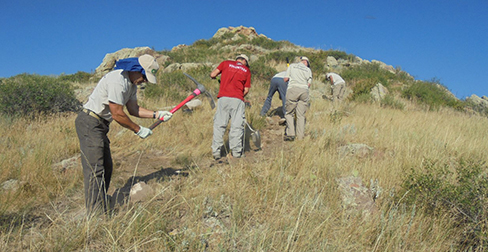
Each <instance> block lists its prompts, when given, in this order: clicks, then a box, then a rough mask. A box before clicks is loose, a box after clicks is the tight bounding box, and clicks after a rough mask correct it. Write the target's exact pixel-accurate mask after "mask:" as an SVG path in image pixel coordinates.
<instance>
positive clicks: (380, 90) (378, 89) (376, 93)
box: [370, 83, 388, 102]
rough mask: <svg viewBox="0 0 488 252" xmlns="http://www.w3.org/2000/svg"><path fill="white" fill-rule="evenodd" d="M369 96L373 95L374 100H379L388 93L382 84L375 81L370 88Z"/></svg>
mask: <svg viewBox="0 0 488 252" xmlns="http://www.w3.org/2000/svg"><path fill="white" fill-rule="evenodd" d="M370 94H371V97H373V100H374V101H376V102H379V101H381V100H383V99H384V98H385V96H386V95H387V94H388V89H387V88H386V87H385V86H383V85H382V84H381V83H377V84H376V85H375V86H374V87H373V88H372V89H371V92H370Z"/></svg>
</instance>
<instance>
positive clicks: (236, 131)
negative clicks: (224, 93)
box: [212, 97, 246, 158]
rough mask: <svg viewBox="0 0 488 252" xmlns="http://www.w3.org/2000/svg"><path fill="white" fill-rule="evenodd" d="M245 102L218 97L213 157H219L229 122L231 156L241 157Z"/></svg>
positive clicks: (214, 125)
mask: <svg viewBox="0 0 488 252" xmlns="http://www.w3.org/2000/svg"><path fill="white" fill-rule="evenodd" d="M244 109H245V104H244V102H243V101H242V100H240V99H237V98H231V97H220V98H219V101H218V102H217V111H216V112H215V116H214V124H213V140H212V154H213V156H214V158H220V157H221V149H222V146H223V145H224V134H225V131H226V129H227V124H228V123H229V120H230V121H231V122H230V131H229V148H230V150H231V151H232V156H234V157H241V155H242V149H243V146H242V137H243V135H244V121H245V120H246V114H245V110H244Z"/></svg>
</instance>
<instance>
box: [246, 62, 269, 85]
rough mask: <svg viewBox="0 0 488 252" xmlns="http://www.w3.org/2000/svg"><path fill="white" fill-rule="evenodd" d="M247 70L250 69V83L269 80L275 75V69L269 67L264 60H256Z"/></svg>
mask: <svg viewBox="0 0 488 252" xmlns="http://www.w3.org/2000/svg"><path fill="white" fill-rule="evenodd" d="M249 68H250V69H251V73H252V75H251V82H253V83H254V82H255V81H256V80H270V79H271V78H272V77H273V75H275V74H276V69H274V68H272V67H270V66H269V65H268V64H266V62H264V60H261V59H259V60H257V61H256V62H253V63H252V64H251V65H250V66H249Z"/></svg>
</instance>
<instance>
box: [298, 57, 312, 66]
mask: <svg viewBox="0 0 488 252" xmlns="http://www.w3.org/2000/svg"><path fill="white" fill-rule="evenodd" d="M300 60H306V61H307V64H308V67H310V60H308V58H307V57H305V56H302V57H300Z"/></svg>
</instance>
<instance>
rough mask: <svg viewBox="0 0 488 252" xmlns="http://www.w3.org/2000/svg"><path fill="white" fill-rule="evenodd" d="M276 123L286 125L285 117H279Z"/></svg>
mask: <svg viewBox="0 0 488 252" xmlns="http://www.w3.org/2000/svg"><path fill="white" fill-rule="evenodd" d="M278 125H281V126H284V125H286V119H285V118H281V119H280V120H279V121H278Z"/></svg>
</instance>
